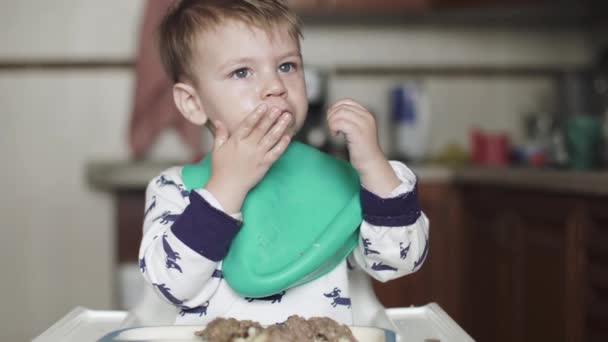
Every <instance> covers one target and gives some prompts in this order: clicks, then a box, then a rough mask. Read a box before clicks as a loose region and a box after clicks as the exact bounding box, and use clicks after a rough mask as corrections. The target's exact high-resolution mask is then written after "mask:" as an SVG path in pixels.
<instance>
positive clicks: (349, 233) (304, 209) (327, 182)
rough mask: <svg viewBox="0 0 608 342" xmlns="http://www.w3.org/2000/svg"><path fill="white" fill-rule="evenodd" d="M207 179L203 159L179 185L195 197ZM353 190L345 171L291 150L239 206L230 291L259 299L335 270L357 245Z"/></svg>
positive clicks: (226, 268)
mask: <svg viewBox="0 0 608 342" xmlns="http://www.w3.org/2000/svg"><path fill="white" fill-rule="evenodd" d="M210 173H211V157H210V155H208V156H207V157H206V158H205V159H203V160H202V161H201V162H200V163H199V164H193V165H187V166H185V167H184V168H183V170H182V177H183V180H184V184H185V185H186V187H187V188H188V190H192V189H200V188H203V187H204V186H205V184H206V183H207V180H208V179H209V176H210ZM359 187H360V185H359V176H358V174H357V172H356V171H355V170H354V169H353V168H352V166H351V165H350V164H349V163H347V162H346V161H343V160H339V159H336V158H334V157H332V156H330V155H327V154H325V153H322V152H320V151H318V150H316V149H314V148H312V147H310V146H307V145H304V144H302V143H299V142H296V141H294V142H292V143H291V144H290V145H289V147H288V148H287V151H285V153H283V155H282V156H281V158H280V159H279V160H278V161H277V162H275V163H274V165H273V166H272V167H271V168H270V170H269V171H268V172H267V173H266V175H265V177H264V178H263V179H262V181H260V182H259V183H258V184H257V185H256V187H254V188H253V189H251V191H250V192H249V194H248V195H247V197H246V199H245V202H244V203H243V207H242V214H243V225H242V226H241V229H240V231H239V232H238V234H237V235H236V237H235V239H234V241H233V242H232V245H231V247H230V250H229V252H228V254H227V255H226V257H225V258H224V261H223V267H222V272H223V274H224V278H225V279H226V281H227V282H228V284H229V285H230V287H231V288H232V289H233V290H234V291H236V292H237V293H239V294H240V295H242V296H246V297H265V296H269V295H271V294H275V293H278V292H280V291H283V290H286V289H288V288H290V287H293V286H296V285H300V284H304V283H306V282H309V281H311V280H314V279H316V278H318V277H320V276H322V275H324V274H326V273H328V272H329V271H331V270H332V269H334V268H335V267H336V266H337V265H338V264H339V263H341V262H342V261H343V260H344V258H346V257H347V256H348V254H349V253H350V252H351V251H352V250H353V249H354V247H355V246H356V245H357V241H358V236H359V234H358V227H359V225H360V224H361V221H362V216H361V204H360V202H359V189H360V188H359Z"/></svg>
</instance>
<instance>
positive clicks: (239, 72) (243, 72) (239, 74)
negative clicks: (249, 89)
mask: <svg viewBox="0 0 608 342" xmlns="http://www.w3.org/2000/svg"><path fill="white" fill-rule="evenodd" d="M249 74H250V72H249V69H247V68H240V69H236V70H235V71H233V72H232V73H231V74H230V77H231V78H245V77H247V76H249Z"/></svg>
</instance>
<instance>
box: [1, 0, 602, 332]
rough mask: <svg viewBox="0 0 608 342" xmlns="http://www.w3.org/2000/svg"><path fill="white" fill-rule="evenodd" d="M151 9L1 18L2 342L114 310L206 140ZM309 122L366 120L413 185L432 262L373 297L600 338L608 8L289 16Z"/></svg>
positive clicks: (418, 1)
mask: <svg viewBox="0 0 608 342" xmlns="http://www.w3.org/2000/svg"><path fill="white" fill-rule="evenodd" d="M167 3H169V1H163V0H155V1H149V2H148V1H145V0H131V1H121V0H108V1H103V2H99V1H93V0H55V1H34V0H21V1H15V0H13V1H10V0H2V1H0V41H1V42H2V44H0V117H1V118H2V120H1V122H2V124H1V125H0V156H1V159H2V163H1V165H2V167H1V168H0V189H2V190H3V191H2V192H1V193H0V203H1V205H0V217H1V220H2V223H3V229H2V232H3V234H2V238H1V239H0V256H1V257H0V263H1V267H2V270H3V277H2V279H3V280H2V282H1V283H0V295H1V302H2V304H3V305H2V307H1V308H0V339H1V340H3V341H21V340H30V339H32V338H33V337H35V336H37V335H39V334H40V333H42V332H43V331H44V330H45V329H47V328H48V327H49V326H51V325H52V324H53V323H54V322H56V321H57V320H59V319H60V318H61V317H63V316H64V315H65V314H66V313H68V312H69V311H70V310H72V309H73V308H74V307H76V306H85V307H89V308H94V309H128V308H130V307H131V306H132V305H133V304H134V303H135V302H136V301H137V300H138V294H139V293H140V291H141V280H140V277H139V274H138V268H137V264H136V260H137V259H136V258H137V246H138V243H139V239H140V237H141V233H140V230H141V218H142V215H143V212H144V203H143V191H144V189H145V186H146V184H147V182H148V181H149V180H150V179H151V178H152V177H154V176H155V175H156V174H157V173H158V172H160V171H161V170H163V169H165V168H166V167H168V166H171V165H177V164H180V163H185V162H188V161H193V160H197V159H198V158H200V157H201V156H202V155H203V154H204V153H205V152H206V151H207V149H208V147H209V145H210V140H209V137H208V136H207V134H206V133H204V132H202V131H201V130H198V129H195V128H193V127H189V126H188V125H187V124H185V123H184V122H183V121H182V120H181V119H180V118H179V116H177V115H176V112H175V109H174V108H173V107H172V104H171V101H170V96H168V94H169V89H170V83H169V82H168V81H167V80H166V76H164V75H163V74H162V71H160V69H159V68H158V57H157V56H156V55H155V54H156V50H155V49H154V47H153V44H152V40H151V32H152V31H153V28H154V27H155V24H156V23H157V21H158V18H159V13H161V14H162V11H163V10H164V8H166V5H167ZM290 3H291V4H292V5H293V6H294V7H295V8H296V9H297V10H298V12H299V13H300V14H301V16H302V18H303V20H304V30H303V33H304V40H303V42H302V47H303V55H304V60H305V63H306V68H307V70H306V76H307V87H308V89H309V102H310V113H309V117H310V119H309V122H308V124H307V126H305V128H304V130H303V131H302V132H301V133H300V135H299V136H298V138H299V139H301V140H302V141H305V142H307V143H309V144H312V145H315V146H317V147H318V148H320V149H322V150H324V151H327V152H329V153H332V154H335V155H337V156H341V157H347V156H346V152H345V150H344V145H343V142H341V141H339V140H332V139H330V138H328V135H327V133H326V130H325V127H324V125H323V113H324V109H325V108H326V107H327V106H328V105H329V104H331V103H332V102H333V101H335V100H337V99H339V98H342V97H351V98H354V99H355V100H358V101H359V102H361V103H362V104H364V105H365V106H367V107H368V108H369V109H370V110H371V111H372V112H374V113H375V115H376V117H377V119H378V122H379V129H380V139H381V144H382V146H383V149H384V151H385V152H386V153H387V155H389V156H390V157H391V158H393V159H399V160H403V161H406V162H408V165H410V166H411V167H412V169H413V170H414V171H415V172H416V174H417V175H418V177H419V181H420V184H419V193H420V197H421V202H422V206H423V210H424V211H425V212H427V215H428V216H429V217H430V219H431V227H432V231H431V251H430V254H429V259H428V260H427V262H426V264H425V267H423V268H422V270H421V271H419V272H418V273H417V274H415V275H412V276H409V277H406V278H404V279H400V280H397V281H394V282H391V283H388V284H375V285H374V286H375V289H376V292H377V294H378V297H379V298H380V300H381V301H382V303H383V304H384V305H386V306H391V307H400V306H409V305H424V304H426V303H429V302H437V303H439V305H440V306H441V307H442V308H444V310H446V312H448V313H449V314H450V316H452V317H453V318H454V319H455V320H456V321H457V322H458V323H459V324H460V325H461V326H462V327H463V328H464V329H465V330H466V331H467V332H469V334H471V335H472V336H473V337H474V338H475V339H477V340H481V341H514V340H526V341H529V340H535V339H536V340H555V341H593V340H598V341H599V340H604V341H605V340H606V339H607V338H608V337H607V336H608V330H606V327H607V326H608V325H607V324H606V323H608V252H606V250H607V249H606V247H605V246H607V244H606V243H604V242H608V213H606V210H605V203H606V199H607V198H608V173H607V172H606V170H607V168H608V121H606V120H607V119H608V109H607V108H608V9H607V7H606V5H605V1H601V0H598V1H593V0H589V1H575V0H557V1H543V0H382V1H379V0H373V1H372V0H333V1H322V0H291V1H290Z"/></svg>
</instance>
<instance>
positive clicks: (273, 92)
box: [263, 73, 287, 98]
mask: <svg viewBox="0 0 608 342" xmlns="http://www.w3.org/2000/svg"><path fill="white" fill-rule="evenodd" d="M286 92H287V89H286V88H285V83H283V80H282V79H281V77H280V76H279V75H277V74H276V73H272V74H270V75H268V76H267V77H266V79H265V83H264V88H263V97H264V98H267V97H272V96H284V95H285V94H286Z"/></svg>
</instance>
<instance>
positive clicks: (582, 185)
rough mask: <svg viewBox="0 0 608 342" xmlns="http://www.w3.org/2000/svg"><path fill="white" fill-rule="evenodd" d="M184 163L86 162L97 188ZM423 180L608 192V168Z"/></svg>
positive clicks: (436, 170)
mask: <svg viewBox="0 0 608 342" xmlns="http://www.w3.org/2000/svg"><path fill="white" fill-rule="evenodd" d="M182 164H183V163H182V162H169V161H164V162H163V161H143V162H131V161H107V162H104V161H98V162H92V163H90V164H89V165H87V175H86V176H87V179H88V181H89V183H90V184H91V185H92V186H93V187H95V188H96V189H100V190H106V191H120V190H123V191H124V190H141V189H145V187H146V186H147V184H148V182H149V181H150V180H151V179H152V178H154V177H156V176H157V175H158V174H159V173H160V172H161V171H163V170H165V169H167V168H169V167H171V166H174V165H182ZM410 167H411V169H412V170H413V171H414V173H416V175H417V176H418V178H419V181H420V182H421V183H455V184H487V185H495V186H496V185H497V186H507V187H520V188H533V189H542V190H548V191H556V192H569V193H582V194H586V195H606V194H608V171H566V170H555V169H538V168H515V167H507V168H503V167H473V166H467V167H461V168H448V167H443V166H436V165H424V164H423V165H416V164H413V165H410Z"/></svg>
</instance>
